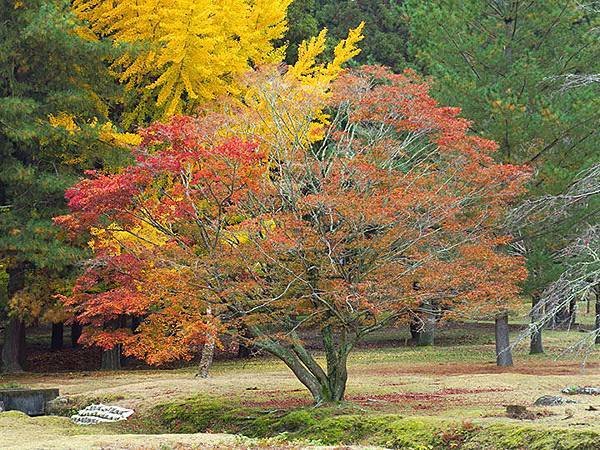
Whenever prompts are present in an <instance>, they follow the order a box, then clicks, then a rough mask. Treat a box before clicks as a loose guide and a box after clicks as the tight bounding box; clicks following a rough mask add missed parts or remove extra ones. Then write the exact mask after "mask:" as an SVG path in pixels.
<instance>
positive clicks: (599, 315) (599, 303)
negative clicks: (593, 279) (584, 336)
mask: <svg viewBox="0 0 600 450" xmlns="http://www.w3.org/2000/svg"><path fill="white" fill-rule="evenodd" d="M594 292H595V294H596V322H595V326H596V340H595V343H596V344H600V283H598V284H596V286H594Z"/></svg>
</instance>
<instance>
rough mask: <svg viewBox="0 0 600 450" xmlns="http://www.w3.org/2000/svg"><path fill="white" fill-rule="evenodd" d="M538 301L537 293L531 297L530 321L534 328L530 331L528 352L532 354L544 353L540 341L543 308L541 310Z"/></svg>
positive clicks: (539, 300)
mask: <svg viewBox="0 0 600 450" xmlns="http://www.w3.org/2000/svg"><path fill="white" fill-rule="evenodd" d="M540 302H541V299H540V297H539V296H538V295H533V296H532V297H531V323H532V325H533V326H534V329H533V330H532V332H531V342H530V345H529V353H530V354H532V355H534V354H538V353H544V344H543V342H542V328H543V324H542V323H541V320H542V318H543V310H541V304H540Z"/></svg>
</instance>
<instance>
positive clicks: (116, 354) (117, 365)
mask: <svg viewBox="0 0 600 450" xmlns="http://www.w3.org/2000/svg"><path fill="white" fill-rule="evenodd" d="M100 368H101V370H120V369H121V345H116V346H114V347H113V348H111V349H110V350H104V351H103V352H102V364H101V366H100Z"/></svg>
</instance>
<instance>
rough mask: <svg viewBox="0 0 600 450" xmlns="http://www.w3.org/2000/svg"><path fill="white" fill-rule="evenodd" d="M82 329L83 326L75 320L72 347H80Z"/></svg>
mask: <svg viewBox="0 0 600 450" xmlns="http://www.w3.org/2000/svg"><path fill="white" fill-rule="evenodd" d="M82 331H83V326H82V325H81V324H79V323H77V322H73V324H72V325H71V347H73V348H77V347H79V338H80V337H81V332H82Z"/></svg>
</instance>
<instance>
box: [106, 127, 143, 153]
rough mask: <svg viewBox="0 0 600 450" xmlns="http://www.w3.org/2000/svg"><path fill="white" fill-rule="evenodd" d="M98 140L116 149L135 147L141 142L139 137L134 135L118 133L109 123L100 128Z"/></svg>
mask: <svg viewBox="0 0 600 450" xmlns="http://www.w3.org/2000/svg"><path fill="white" fill-rule="evenodd" d="M100 139H101V140H102V141H103V142H106V143H110V144H113V145H116V146H118V147H136V146H138V145H140V144H141V142H142V138H141V137H140V136H139V135H137V134H135V133H120V132H119V131H118V130H117V129H116V127H115V126H114V125H113V124H112V123H110V122H106V123H105V124H103V125H102V126H101V127H100Z"/></svg>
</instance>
